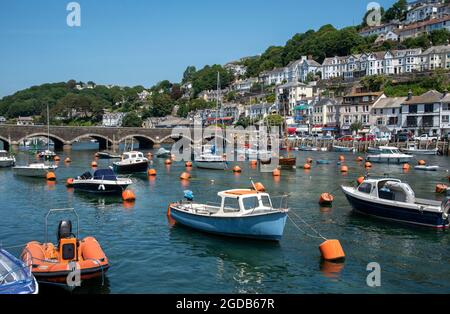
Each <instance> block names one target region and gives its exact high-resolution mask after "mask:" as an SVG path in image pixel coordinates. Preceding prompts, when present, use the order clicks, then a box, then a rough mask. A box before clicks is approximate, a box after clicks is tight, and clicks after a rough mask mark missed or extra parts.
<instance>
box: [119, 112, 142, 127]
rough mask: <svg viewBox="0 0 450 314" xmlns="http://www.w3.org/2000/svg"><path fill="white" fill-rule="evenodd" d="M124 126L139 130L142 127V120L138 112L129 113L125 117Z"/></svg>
mask: <svg viewBox="0 0 450 314" xmlns="http://www.w3.org/2000/svg"><path fill="white" fill-rule="evenodd" d="M122 126H123V127H126V128H138V127H141V126H142V119H141V117H139V116H138V114H137V113H136V112H129V113H127V114H126V115H125V117H123V121H122Z"/></svg>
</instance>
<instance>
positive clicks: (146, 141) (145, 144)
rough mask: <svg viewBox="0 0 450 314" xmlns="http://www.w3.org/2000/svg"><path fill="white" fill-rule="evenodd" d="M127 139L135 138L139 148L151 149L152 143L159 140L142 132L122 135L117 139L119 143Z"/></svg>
mask: <svg viewBox="0 0 450 314" xmlns="http://www.w3.org/2000/svg"><path fill="white" fill-rule="evenodd" d="M129 140H136V141H137V142H138V143H139V149H151V148H153V145H155V144H156V143H159V141H157V140H155V139H154V138H152V137H150V136H146V135H142V134H130V135H127V136H124V137H122V138H121V139H120V140H119V144H120V143H124V142H125V141H127V142H128V141H129Z"/></svg>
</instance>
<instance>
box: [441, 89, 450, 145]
mask: <svg viewBox="0 0 450 314" xmlns="http://www.w3.org/2000/svg"><path fill="white" fill-rule="evenodd" d="M440 128H441V135H442V136H445V138H449V134H450V94H448V93H444V95H443V98H442V99H441V110H440Z"/></svg>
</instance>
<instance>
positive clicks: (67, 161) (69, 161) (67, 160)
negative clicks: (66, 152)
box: [64, 157, 72, 164]
mask: <svg viewBox="0 0 450 314" xmlns="http://www.w3.org/2000/svg"><path fill="white" fill-rule="evenodd" d="M64 162H65V163H66V164H69V163H71V162H72V159H70V158H69V157H67V158H66V159H64Z"/></svg>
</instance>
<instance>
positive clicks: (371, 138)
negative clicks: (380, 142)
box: [358, 134, 376, 142]
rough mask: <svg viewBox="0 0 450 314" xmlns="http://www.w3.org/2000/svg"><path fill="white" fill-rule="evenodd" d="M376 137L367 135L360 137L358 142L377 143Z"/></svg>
mask: <svg viewBox="0 0 450 314" xmlns="http://www.w3.org/2000/svg"><path fill="white" fill-rule="evenodd" d="M375 138H376V137H375V135H373V134H367V135H364V136H363V137H360V138H359V139H358V142H371V141H375Z"/></svg>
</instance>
